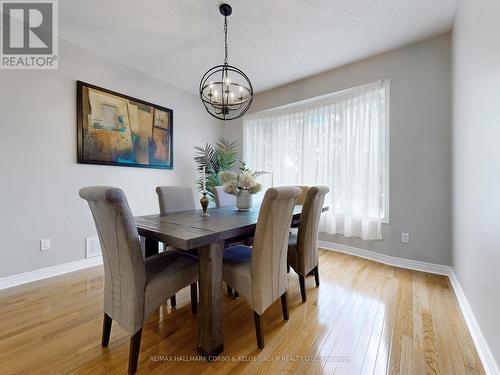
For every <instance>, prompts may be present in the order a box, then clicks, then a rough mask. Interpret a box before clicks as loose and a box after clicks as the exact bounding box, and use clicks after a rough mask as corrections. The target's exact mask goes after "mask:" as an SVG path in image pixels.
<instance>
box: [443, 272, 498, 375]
mask: <svg viewBox="0 0 500 375" xmlns="http://www.w3.org/2000/svg"><path fill="white" fill-rule="evenodd" d="M448 277H449V278H450V282H451V285H452V286H453V290H454V291H455V295H456V296H457V299H458V303H459V304H460V309H461V310H462V314H463V315H464V318H465V321H466V323H467V326H468V327H469V331H470V334H471V336H472V340H474V344H475V345H476V350H477V352H478V354H479V357H480V358H481V362H482V363H483V367H484V371H486V374H487V375H500V370H499V369H498V365H497V363H496V361H495V358H494V357H493V354H492V353H491V350H490V347H489V346H488V344H487V342H486V340H485V338H484V336H483V332H482V331H481V328H480V327H479V324H478V323H477V320H476V317H475V316H474V313H473V312H472V309H471V307H470V304H469V301H468V300H467V297H466V296H465V293H464V291H463V289H462V286H461V285H460V282H459V281H458V279H457V276H456V275H455V272H453V269H452V270H450V274H449V275H448Z"/></svg>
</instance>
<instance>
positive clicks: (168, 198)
mask: <svg viewBox="0 0 500 375" xmlns="http://www.w3.org/2000/svg"><path fill="white" fill-rule="evenodd" d="M156 194H158V201H159V203H160V213H161V214H166V213H170V212H179V211H190V210H196V205H195V202H194V194H193V189H191V188H189V187H184V186H158V187H157V188H156Z"/></svg>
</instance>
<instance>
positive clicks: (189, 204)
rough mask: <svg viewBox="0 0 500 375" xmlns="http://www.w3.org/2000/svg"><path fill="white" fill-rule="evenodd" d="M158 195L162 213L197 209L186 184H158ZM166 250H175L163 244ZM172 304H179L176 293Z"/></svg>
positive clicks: (190, 190)
mask: <svg viewBox="0 0 500 375" xmlns="http://www.w3.org/2000/svg"><path fill="white" fill-rule="evenodd" d="M156 194H157V195H158V202H159V204H160V214H167V213H171V212H180V211H191V210H196V204H195V200H194V193H193V189H191V188H189V187H185V186H158V187H157V188H156ZM163 246H164V250H165V251H168V250H175V249H174V248H172V247H170V246H168V244H163ZM188 253H189V254H190V255H195V256H196V255H197V252H196V251H195V250H193V251H188ZM170 305H171V306H172V307H176V306H177V301H176V298H175V294H174V295H173V296H172V297H170Z"/></svg>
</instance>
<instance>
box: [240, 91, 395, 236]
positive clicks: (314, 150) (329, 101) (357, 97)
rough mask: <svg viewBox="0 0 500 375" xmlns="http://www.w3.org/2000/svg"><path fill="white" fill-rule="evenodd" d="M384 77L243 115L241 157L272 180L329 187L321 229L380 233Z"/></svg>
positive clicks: (384, 182)
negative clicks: (339, 90) (321, 95)
mask: <svg viewBox="0 0 500 375" xmlns="http://www.w3.org/2000/svg"><path fill="white" fill-rule="evenodd" d="M388 103H389V81H379V82H375V83H371V84H368V85H364V86H360V87H356V88H353V89H349V90H344V91H342V92H338V93H335V94H331V95H328V96H324V97H320V98H317V99H313V100H308V101H306V102H301V103H297V104H293V105H289V106H285V107H280V108H277V109H273V110H268V111H264V112H260V113H256V114H253V115H250V116H247V117H245V119H244V124H243V128H244V130H243V153H244V160H245V161H246V162H247V164H248V166H249V167H250V168H252V169H254V170H266V171H269V172H271V173H272V175H271V177H270V180H271V181H272V183H270V184H272V185H274V186H279V185H326V186H328V187H329V188H330V193H329V194H328V195H327V198H326V204H327V205H328V206H329V207H330V210H329V211H327V212H326V213H325V214H323V217H322V221H321V227H320V230H321V231H323V232H327V233H331V234H344V235H345V236H346V237H352V236H354V237H360V238H363V239H366V240H372V239H382V231H381V226H382V221H384V220H387V219H388V201H387V200H388V132H389V129H388V121H389V113H388Z"/></svg>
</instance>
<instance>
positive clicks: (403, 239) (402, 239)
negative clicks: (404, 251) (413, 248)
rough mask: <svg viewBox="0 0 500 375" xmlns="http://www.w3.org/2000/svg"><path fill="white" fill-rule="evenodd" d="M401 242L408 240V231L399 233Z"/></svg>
mask: <svg viewBox="0 0 500 375" xmlns="http://www.w3.org/2000/svg"><path fill="white" fill-rule="evenodd" d="M401 242H402V243H408V242H410V233H401Z"/></svg>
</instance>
